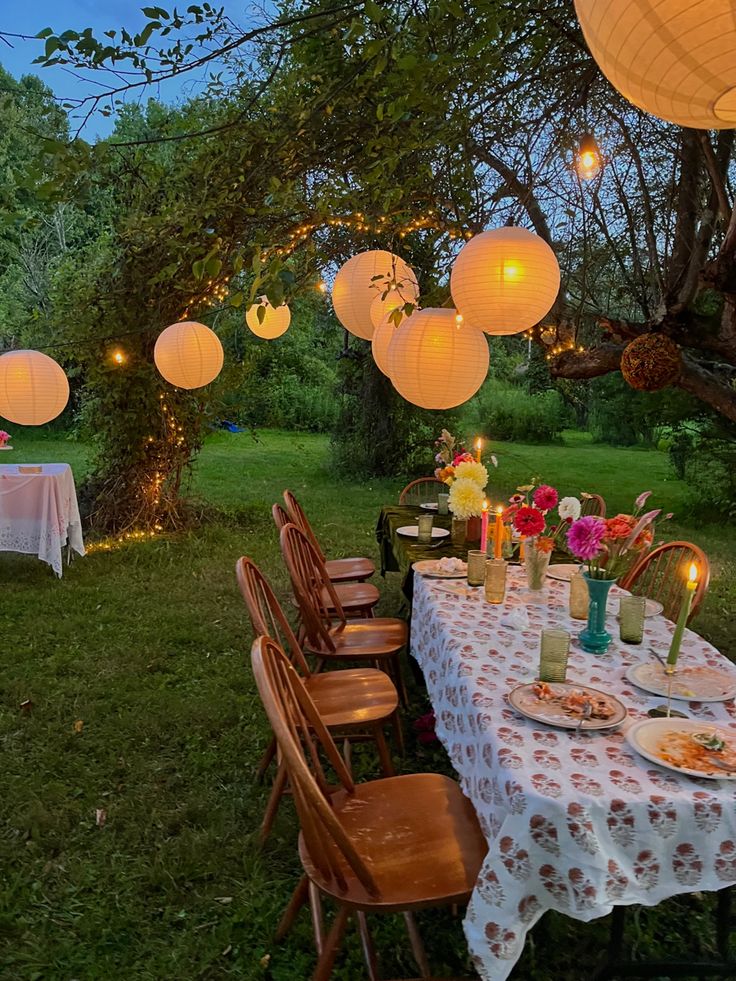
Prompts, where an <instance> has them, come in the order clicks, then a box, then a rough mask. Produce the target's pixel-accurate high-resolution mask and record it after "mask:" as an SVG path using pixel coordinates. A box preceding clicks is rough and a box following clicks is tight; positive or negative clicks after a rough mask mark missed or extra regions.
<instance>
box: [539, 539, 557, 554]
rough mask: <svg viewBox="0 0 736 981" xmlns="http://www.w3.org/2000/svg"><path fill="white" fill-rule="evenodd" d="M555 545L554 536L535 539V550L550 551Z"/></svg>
mask: <svg viewBox="0 0 736 981" xmlns="http://www.w3.org/2000/svg"><path fill="white" fill-rule="evenodd" d="M554 547H555V540H554V538H538V539H537V551H538V552H551V551H552V549H553V548H554Z"/></svg>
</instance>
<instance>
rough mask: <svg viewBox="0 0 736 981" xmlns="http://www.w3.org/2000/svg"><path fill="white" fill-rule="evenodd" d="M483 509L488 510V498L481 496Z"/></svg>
mask: <svg viewBox="0 0 736 981" xmlns="http://www.w3.org/2000/svg"><path fill="white" fill-rule="evenodd" d="M483 510H484V511H487V510H488V498H487V497H484V498H483Z"/></svg>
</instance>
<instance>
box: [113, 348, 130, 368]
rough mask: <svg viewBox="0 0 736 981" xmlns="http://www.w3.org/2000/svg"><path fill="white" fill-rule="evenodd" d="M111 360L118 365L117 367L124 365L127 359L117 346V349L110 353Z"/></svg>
mask: <svg viewBox="0 0 736 981" xmlns="http://www.w3.org/2000/svg"><path fill="white" fill-rule="evenodd" d="M112 360H113V362H114V363H115V364H116V365H118V367H122V365H124V364H125V362H126V361H127V360H128V359H127V357H126V355H125V352H124V351H122V350H121V349H120V348H117V350H115V351H113V353H112Z"/></svg>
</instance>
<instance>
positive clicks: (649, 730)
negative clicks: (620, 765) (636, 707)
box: [626, 719, 736, 780]
mask: <svg viewBox="0 0 736 981" xmlns="http://www.w3.org/2000/svg"><path fill="white" fill-rule="evenodd" d="M675 732H680V733H693V732H707V733H711V732H712V733H715V734H717V735H719V736H720V737H721V738H722V739H723V740H725V741H726V742H727V743H728V744H729V745H730V746H734V745H736V732H734V731H733V729H730V730H729V729H726V728H723V727H721V726H717V725H713V723H711V722H701V721H700V720H698V719H644V720H642V721H641V722H637V723H636V724H635V725H633V726H632V727H631V728H630V729H629V731H628V732H627V733H626V739H627V741H628V743H629V745H630V746H631V747H632V748H633V749H635V750H636V752H637V753H639V754H640V755H641V756H643V757H644V759H646V760H650V761H651V762H652V763H657V764H659V766H663V767H665V768H666V769H668V770H674V771H675V773H685V774H687V775H688V776H689V777H705V778H706V779H708V780H736V766H734V768H733V770H721V769H719V768H717V767H712V768H704V769H702V770H701V769H690V768H689V767H685V766H677V764H675V763H671V762H669V761H668V760H663V759H662V757H661V756H660V755H659V751H660V748H661V745H662V741H663V739H664V738H665V737H666V736H668V735H669V734H670V733H675Z"/></svg>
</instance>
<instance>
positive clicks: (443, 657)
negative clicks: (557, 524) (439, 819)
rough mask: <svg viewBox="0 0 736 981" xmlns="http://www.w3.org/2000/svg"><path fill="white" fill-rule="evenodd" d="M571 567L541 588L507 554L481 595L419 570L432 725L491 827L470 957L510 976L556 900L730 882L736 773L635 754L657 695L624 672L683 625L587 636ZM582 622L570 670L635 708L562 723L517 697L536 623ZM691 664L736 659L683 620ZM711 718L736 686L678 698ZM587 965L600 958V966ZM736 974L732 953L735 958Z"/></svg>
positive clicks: (577, 903) (532, 675) (418, 655)
mask: <svg viewBox="0 0 736 981" xmlns="http://www.w3.org/2000/svg"><path fill="white" fill-rule="evenodd" d="M568 590H569V585H568V584H567V583H566V582H562V581H554V580H551V579H550V580H549V581H548V584H547V586H546V587H545V589H544V591H543V592H542V593H541V594H535V593H531V592H530V591H529V590H528V589H527V588H526V583H525V576H524V573H523V570H521V569H520V568H518V567H516V568H515V567H509V575H508V588H507V593H506V600H505V602H504V603H503V604H502V605H498V606H494V605H491V604H489V603H488V602H486V600H485V596H484V590H483V589H482V588H477V589H470V588H465V587H463V585H462V580H461V581H460V584H459V585H458V584H457V583H456V585H455V586H452V585H451V584H450V583H449V582H448V581H445V580H438V579H431V578H426V577H424V576H421V575H415V577H414V582H413V613H412V636H411V653H412V655H413V657H414V658H415V659H416V660H417V662H418V663H419V665H420V666H421V669H422V671H423V674H424V677H425V680H426V684H427V688H428V692H429V697H430V699H431V702H432V705H433V707H434V711H435V715H436V720H437V722H436V730H437V735H438V736H439V738H440V740H441V741H442V743H443V744H444V746H445V748H446V750H447V752H448V754H449V756H450V759H451V761H452V764H453V766H454V768H455V770H456V771H457V773H458V775H459V777H460V782H461V786H462V788H463V790H464V792H465V794H466V795H467V796H468V797H469V798H470V800H471V801H472V802H473V805H474V807H475V810H476V812H477V814H478V818H479V821H480V824H481V827H482V829H483V833H484V835H485V837H486V840H487V842H488V854H487V857H486V859H485V862H484V864H483V867H482V869H481V871H480V874H479V876H478V880H477V883H476V886H475V889H474V891H473V894H472V897H471V900H470V903H469V906H468V909H467V913H466V918H465V921H464V928H465V933H466V936H467V940H468V945H469V949H470V952H471V955H472V957H473V961H474V964H475V966H476V968H477V970H478V972H479V974H480V975H481V977H482V978H484V979H485V981H503V979H504V978H506V977H507V976H508V975H509V973H510V972H511V970H512V968H513V966H514V964H515V962H516V961H517V959H518V958H519V956H520V954H521V952H522V949H523V947H524V942H525V938H526V935H527V932H528V931H529V930H530V928H531V927H532V926H533V925H534V923H535V922H536V921H537V920H538V919H539V918H540V917H541V916H542V915H543V913H544V912H545V911H547V910H550V909H554V910H558V911H560V912H562V913H564V914H566V915H568V916H570V917H573V918H575V919H578V920H582V921H588V920H592V919H595V918H596V917H601V916H604V915H606V914H607V913H609V912H611V910H612V909H613V908H614V907H615V906H628V905H632V904H642V905H646V906H652V905H655V904H656V903H659V902H660V901H662V900H663V899H666V898H667V897H670V896H674V895H677V894H682V893H688V892H694V891H715V890H721V889H724V887H726V886H729V885H731V884H732V883H734V882H736V782H734V781H727V780H712V779H705V778H692V777H689V776H685V775H682V774H679V773H676V772H673V771H672V770H669V769H665V768H664V767H663V766H659V765H657V764H655V763H651V762H649V761H647V760H646V759H644V758H643V757H641V756H640V755H639V754H638V753H637V752H636V751H635V750H634V749H633V748H631V747H630V746H629V745H628V744H627V741H626V738H625V737H626V732H627V731H628V729H629V728H630V726H631V725H632V724H633V723H634V722H636V721H638V720H641V719H645V718H647V712H648V710H649V709H652V708H655V707H657V706H659V705H661V704H662V702H663V700H664V699H663V698H662V696H658V695H649V694H647V693H646V692H645V691H643V690H640V689H639V688H637V687H636V686H634V685H633V684H632V683H630V682H629V681H628V680H627V678H626V677H625V675H626V671H627V669H628V668H629V667H630V666H631V665H633V664H636V663H638V662H639V661H641V660H643V659H646V658H649V657H651V654H650V651H651V650H652V649H656V650H659V651H663V652H664V653H666V651H667V648H668V646H669V641H670V638H671V635H672V631H673V629H674V627H673V625H672V624H671V623H670V622H669V621H667V620H666V619H665V618H664V617H662V616H657V617H653V618H649V619H647V620H646V622H645V634H644V641H643V643H642V644H641V645H637V646H633V645H627V644H623V643H621V642H620V641H619V639H618V630H617V625H616V622H615V619H614V613H613V611H614V610H615V609H616V608H617V606H618V600H617V595H624V593H623V591H622V590H620V589H618V587H614V588H613V590H612V594H611V598H610V601H609V610H610V613H609V624H608V629H609V632H611V633H612V634H613V636H614V641H613V643H612V645H611V647H610V648H609V650H608V652H607V653H606V654H604V655H599V656H596V655H593V654H588V653H586V652H584V651H583V650H582V649H581V647H580V646H579V645H578V643H577V640H576V635H577V633H578V632H579V631H580V628H581V626H582V624H581V623H580V622H579V621H574V620H571V619H570V618H569V614H568ZM545 627H561V628H563V629H565V630H568V631H569V632H570V633H571V635H572V638H573V640H572V645H571V650H570V657H569V662H568V671H567V680H568V681H571V682H573V683H578V684H585V685H589V686H592V687H595V688H598V689H601V690H603V691H604V692H606V693H609V694H612V695H614V696H616V697H617V698H618V699H620V701H621V702H623V704H624V705H625V706H626V708H627V709H628V717H627V718H626V720H625V721H624V723H623V724H622V725H621V726H620V727H619V728H617V729H615V730H613V731H606V732H582V733H580V734H578V733H576V732H572V731H569V730H564V729H555V728H553V727H551V726H548V725H545V724H542V723H540V722H535V721H531V720H529V719H527V718H524V717H522V716H521V715H520V714H519V713H517V712H516V711H515V710H514V709H513V708H511V706H510V705H509V703H508V701H507V696H508V694H509V692H510V691H511V690H512V689H513V688H514V687H515V686H517V685H519V684H521V683H524V682H530V681H534V680H535V679H536V678H537V674H538V665H539V645H540V632H541V630H542V629H543V628H545ZM681 664H688V665H693V664H703V665H710V666H711V667H717V668H719V669H724V670H726V671H730V672H733V674H734V677H735V678H736V667H734V666H733V665H732V664H731V662H729V661H727V660H726V659H725V658H724V657H723V656H722V655H721V654H719V652H718V651H717V650H715V648H713V647H712V646H711V645H710V644H709V643H707V642H706V641H705V640H703V639H702V638H701V637H699V636H698V635H697V634H696V633H694V632H692V631H690V630H686V632H685V636H684V640H683V645H682V653H681ZM673 704H674V705H675V707H677V708H681V709H682V708H684V711H685V712H686V714H687V715H688V716H690V717H692V718H695V719H699V720H702V721H703V722H704V723H708V722H717V723H719V724H721V725H722V726H725V727H728V728H731V729H733V731H734V738H736V708H734V703H733V701H731V702H725V703H724V702H716V703H698V702H692V701H691V702H687V701H680V702H677V703H673ZM592 967H593V966H592V965H591V971H590V974H591V976H592V973H593V971H592ZM734 973H735V974H736V963H735V964H734Z"/></svg>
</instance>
